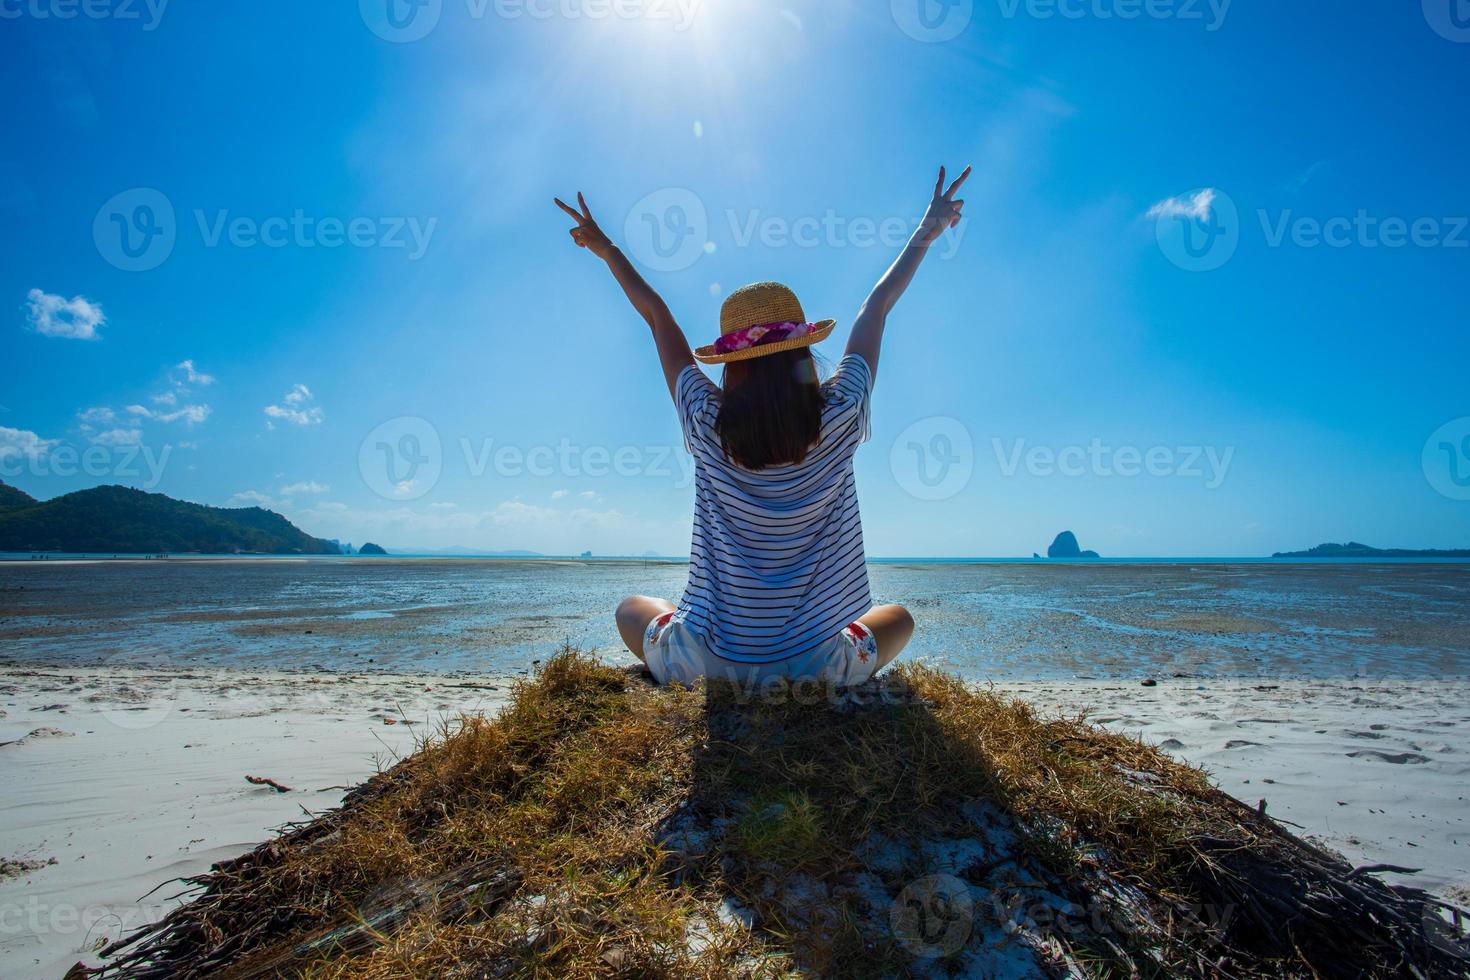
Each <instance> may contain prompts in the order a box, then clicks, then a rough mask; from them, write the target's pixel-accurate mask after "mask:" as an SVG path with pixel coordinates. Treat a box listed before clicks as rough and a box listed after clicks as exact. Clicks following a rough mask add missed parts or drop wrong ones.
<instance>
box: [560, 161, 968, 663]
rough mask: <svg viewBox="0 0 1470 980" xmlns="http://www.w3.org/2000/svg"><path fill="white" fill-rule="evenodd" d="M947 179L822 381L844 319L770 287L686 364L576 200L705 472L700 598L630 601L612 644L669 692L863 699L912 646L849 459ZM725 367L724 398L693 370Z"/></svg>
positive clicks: (686, 353) (729, 303)
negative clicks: (826, 353)
mask: <svg viewBox="0 0 1470 980" xmlns="http://www.w3.org/2000/svg"><path fill="white" fill-rule="evenodd" d="M969 172H970V171H969V169H968V168H966V170H965V172H964V173H962V174H961V175H960V176H959V177H958V178H957V179H956V180H955V181H954V183H953V184H951V185H950V186H949V187H948V189H946V188H945V186H944V170H943V169H942V168H941V169H940V171H939V181H938V183H936V184H935V188H934V197H933V199H932V200H931V201H930V203H929V208H928V210H927V211H926V212H925V214H924V217H923V219H922V221H921V222H920V224H919V227H918V229H917V230H916V231H915V232H914V235H913V238H912V239H911V240H910V241H909V243H908V245H907V246H906V247H905V248H904V250H903V252H902V254H900V255H899V257H898V259H897V260H896V261H895V262H894V263H893V265H892V266H891V267H890V268H889V269H888V271H887V272H886V273H885V274H884V276H883V278H882V279H881V280H880V281H879V282H878V285H877V286H875V287H874V288H873V291H872V293H871V294H870V295H869V296H868V298H867V301H866V302H864V303H863V305H862V308H861V309H860V310H859V311H858V315H857V319H856V321H854V323H853V327H852V333H851V336H850V338H849V340H848V343H847V352H846V354H845V355H844V356H843V358H842V360H841V361H840V362H839V363H838V365H837V369H836V371H834V372H833V374H832V376H831V377H830V378H828V379H827V380H826V381H820V380H819V379H818V377H817V367H816V362H815V361H814V359H813V357H812V353H811V350H810V348H811V346H812V345H813V344H815V343H817V342H819V341H821V340H823V339H825V338H826V337H827V335H828V334H830V333H831V332H832V327H833V324H834V321H832V320H820V321H817V322H810V321H808V320H807V318H806V314H805V313H804V311H803V310H802V307H801V304H800V303H799V302H798V301H797V298H796V295H795V294H794V293H792V291H791V290H790V289H788V288H786V287H785V286H782V285H780V284H778V283H774V282H758V283H754V284H752V285H749V286H745V287H742V288H740V289H737V290H735V291H734V292H733V293H731V294H730V296H729V297H728V298H727V299H726V300H725V303H724V305H723V307H722V308H721V310H720V337H719V339H718V340H716V341H715V342H714V343H713V344H712V345H710V346H708V347H701V348H699V349H698V350H694V351H691V350H690V348H689V343H688V341H686V340H685V338H684V333H683V331H682V330H680V329H679V325H678V324H677V323H676V322H675V321H674V318H673V316H672V314H670V313H669V309H668V306H666V305H665V304H664V301H663V300H662V299H661V298H660V297H659V295H658V294H657V293H656V292H654V291H653V289H652V288H651V287H650V286H649V285H648V284H647V283H646V282H644V281H643V278H642V277H641V276H640V275H639V274H638V273H637V271H636V270H635V269H634V268H633V266H632V264H631V263H630V262H629V261H628V259H627V258H626V257H625V256H624V255H623V254H622V252H620V251H619V250H618V249H617V248H616V247H615V246H614V245H613V244H612V242H610V241H609V240H608V238H607V236H606V235H604V234H603V233H602V230H601V229H600V228H599V227H598V226H597V222H596V221H595V220H594V219H593V217H592V214H591V212H590V211H589V210H588V208H587V204H586V202H585V201H584V200H583V199H582V195H581V194H578V195H577V203H578V205H579V207H580V210H577V209H574V208H572V207H570V206H568V205H566V204H564V203H563V202H562V201H561V200H559V199H558V200H557V201H556V204H557V205H558V206H559V207H560V208H561V209H562V210H563V211H565V212H566V213H567V214H568V215H570V216H571V217H572V218H573V219H575V220H576V222H577V225H576V227H574V228H572V229H571V235H572V239H573V241H575V242H576V243H577V244H578V245H580V246H582V247H583V248H586V249H588V250H589V251H591V252H592V253H593V254H594V255H596V256H598V257H599V258H601V259H602V260H603V261H605V262H606V263H607V265H608V268H609V269H610V270H611V271H612V274H613V276H614V277H615V278H616V279H617V281H618V283H619V284H620V285H621V286H622V287H623V291H624V292H625V293H627V296H628V299H629V300H630V301H631V302H632V304H633V306H634V307H635V308H636V309H637V310H638V312H639V313H640V314H642V316H643V318H644V319H645V320H647V321H648V325H649V326H650V327H651V328H652V329H653V339H654V343H655V344H656V345H657V348H658V354H659V359H660V361H662V363H663V370H664V377H665V379H666V380H667V381H668V385H669V391H670V393H672V395H673V397H674V404H675V406H676V407H677V409H678V413H679V422H680V425H681V427H682V429H683V431H684V440H685V443H686V445H687V447H688V449H689V451H690V452H691V453H692V454H693V456H694V461H695V481H694V538H693V541H692V543H691V544H690V549H689V584H688V586H687V587H686V588H685V590H684V595H683V597H682V598H681V599H680V600H679V604H678V605H677V606H675V605H674V604H672V603H670V602H667V601H665V600H663V599H655V598H651V597H648V596H632V597H629V598H627V599H624V600H623V602H622V603H621V604H620V605H619V606H618V609H617V624H618V632H619V633H621V634H622V638H623V642H625V643H626V644H627V645H628V649H629V650H631V651H633V653H635V654H637V655H638V656H639V657H640V658H641V659H642V660H643V661H644V663H646V664H647V665H648V669H649V670H650V671H651V672H652V673H653V676H654V677H655V678H656V679H657V680H658V681H659V682H660V683H669V682H677V683H680V684H686V685H687V684H692V683H693V682H694V681H696V680H698V679H699V678H702V677H710V678H722V679H729V680H733V681H736V682H741V683H761V682H764V681H766V680H767V679H769V678H771V677H773V676H774V677H783V678H789V679H792V680H807V679H809V680H816V681H822V682H828V683H831V684H833V685H835V686H839V687H843V686H848V685H853V684H860V683H862V682H863V681H865V680H867V679H868V678H869V677H871V676H872V675H873V673H874V672H875V671H877V670H878V669H879V668H881V667H883V666H885V665H886V664H888V663H889V662H890V661H892V660H893V659H894V658H895V657H897V656H898V654H899V652H900V651H901V650H902V649H903V648H904V645H905V644H907V643H908V641H909V637H910V636H911V635H912V634H913V631H914V621H913V618H912V617H910V615H909V613H908V610H906V609H904V608H903V607H902V606H895V605H887V606H874V605H873V604H872V598H871V596H870V595H869V592H868V572H867V565H866V563H865V559H864V556H863V533H862V521H861V518H860V517H859V514H858V503H857V489H856V485H855V483H854V480H853V471H852V459H853V453H854V452H855V451H856V450H857V447H858V446H859V445H860V444H861V443H863V442H864V441H866V439H867V438H868V402H869V396H870V394H871V392H872V388H873V376H874V373H875V372H876V371H877V368H878V349H879V346H880V345H881V343H882V340H883V327H884V324H885V322H886V320H887V317H888V313H889V311H890V310H892V309H893V306H894V304H895V303H897V302H898V298H899V297H900V296H901V295H902V294H903V292H904V290H905V289H906V288H907V287H908V284H909V281H910V280H911V279H912V278H913V275H914V272H915V271H916V270H917V269H918V267H919V263H920V262H921V261H923V258H924V256H925V254H926V253H927V251H928V248H929V246H930V245H931V244H932V243H933V242H934V241H935V240H936V239H937V238H938V237H939V235H940V234H941V233H943V232H944V231H945V230H946V229H947V228H951V227H953V226H954V225H956V224H957V223H958V222H959V219H960V209H961V207H962V206H963V205H964V202H963V201H959V200H955V198H954V193H955V190H956V189H957V188H958V187H959V185H960V184H961V183H963V182H964V180H965V177H966V176H968V175H969ZM696 360H699V361H701V362H703V363H705V364H723V365H724V366H725V367H724V377H723V379H722V382H721V385H720V386H719V387H716V386H715V384H714V383H713V382H712V381H710V380H709V378H708V377H706V376H705V374H704V373H703V372H702V371H700V369H699V368H698V367H697V366H696V365H695V361H696Z"/></svg>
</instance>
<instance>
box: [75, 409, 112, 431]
mask: <svg viewBox="0 0 1470 980" xmlns="http://www.w3.org/2000/svg"><path fill="white" fill-rule="evenodd" d="M77 418H78V419H80V420H81V422H82V428H83V429H90V428H91V427H92V426H93V425H108V424H110V423H112V422H114V421H115V420H116V419H117V413H116V412H114V411H113V410H112V409H110V408H108V407H107V406H106V405H93V406H92V407H91V408H88V409H83V410H82V411H80V412H78V413H77Z"/></svg>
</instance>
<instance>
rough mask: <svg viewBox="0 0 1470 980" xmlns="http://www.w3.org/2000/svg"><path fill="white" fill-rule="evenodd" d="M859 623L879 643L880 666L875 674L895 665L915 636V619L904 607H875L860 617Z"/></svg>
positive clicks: (875, 670)
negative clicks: (895, 661)
mask: <svg viewBox="0 0 1470 980" xmlns="http://www.w3.org/2000/svg"><path fill="white" fill-rule="evenodd" d="M858 622H860V623H862V624H863V625H864V626H866V627H867V628H868V629H869V630H870V631H871V632H872V634H873V638H874V639H875V640H877V641H878V666H877V667H874V668H873V672H874V673H877V672H878V671H880V670H882V669H883V668H884V667H887V666H888V665H889V664H891V663H893V661H894V660H895V659H896V658H897V657H898V655H899V654H900V653H902V652H903V648H904V647H906V646H908V642H909V637H911V636H913V635H914V617H912V616H910V615H909V611H908V610H907V609H905V608H904V607H903V606H898V605H889V606H874V607H873V608H872V609H869V610H868V611H867V612H865V613H863V614H862V615H861V616H859V617H858Z"/></svg>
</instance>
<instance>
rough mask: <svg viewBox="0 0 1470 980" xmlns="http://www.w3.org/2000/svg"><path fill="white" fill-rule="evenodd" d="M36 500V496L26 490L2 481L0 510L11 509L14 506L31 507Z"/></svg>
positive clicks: (0, 486) (0, 485)
mask: <svg viewBox="0 0 1470 980" xmlns="http://www.w3.org/2000/svg"><path fill="white" fill-rule="evenodd" d="M35 502H36V498H35V497H32V496H31V495H30V494H28V493H26V492H25V491H24V490H20V489H17V488H16V487H12V486H11V485H10V484H8V483H4V482H0V511H5V510H9V509H10V508H12V507H29V506H30V505H31V504H33V503H35Z"/></svg>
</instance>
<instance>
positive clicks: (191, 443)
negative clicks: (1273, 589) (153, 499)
mask: <svg viewBox="0 0 1470 980" xmlns="http://www.w3.org/2000/svg"><path fill="white" fill-rule="evenodd" d="M394 2H395V3H396V4H399V6H397V7H396V8H395V9H394V11H393V13H394V17H393V18H392V19H390V18H388V16H387V14H388V13H389V9H388V8H387V7H386V6H385V4H386V3H387V0H363V2H362V3H360V4H358V5H352V4H332V5H325V4H321V5H301V4H287V3H280V2H260V3H251V4H236V5H224V6H221V5H218V4H208V5H201V4H185V3H181V2H174V3H162V2H161V0H154V2H153V4H152V6H149V5H147V4H145V3H143V2H142V0H136V2H124V0H115V2H114V0H92V2H91V5H90V6H89V7H86V8H83V7H82V6H81V5H80V4H73V3H69V2H68V0H0V14H3V16H0V49H3V55H4V56H3V57H0V81H3V83H4V85H5V90H6V91H8V92H11V93H13V94H15V95H16V97H12V98H9V99H6V100H5V101H4V103H3V105H0V114H3V122H4V128H5V130H6V131H7V132H8V133H9V134H10V137H11V138H9V139H7V140H5V141H4V142H3V143H0V230H3V240H4V243H5V244H4V249H5V255H4V262H3V263H0V310H3V311H8V312H5V313H4V315H3V317H0V357H3V361H4V364H5V365H6V367H5V371H4V386H3V388H0V456H3V464H4V474H3V476H4V479H6V481H7V482H11V483H14V484H16V485H18V486H20V487H22V488H23V489H25V490H27V491H29V492H31V493H33V494H35V495H37V496H41V497H49V496H52V495H55V494H59V493H64V492H67V491H70V490H75V489H79V488H81V487H85V486H91V485H96V484H100V483H114V482H117V483H126V484H130V485H135V486H142V487H145V488H147V489H156V490H159V491H161V492H165V493H168V494H171V495H174V496H178V497H183V498H186V499H190V500H196V501H200V502H205V503H211V504H219V505H227V504H233V505H240V504H244V503H251V502H261V503H263V504H265V505H266V506H271V507H273V508H274V509H277V510H279V511H281V512H283V513H285V514H286V515H287V516H288V517H290V518H291V519H292V520H294V521H296V522H297V523H298V524H300V525H301V526H302V527H303V528H305V529H306V530H308V531H310V532H312V533H314V534H319V535H323V536H330V537H340V538H343V539H348V540H352V541H356V542H361V541H363V540H366V539H371V540H377V541H379V542H381V543H383V544H386V545H388V546H389V547H414V546H417V547H433V548H442V547H450V546H454V545H461V546H466V547H474V548H488V549H531V550H537V551H543V552H548V553H568V552H578V551H582V550H584V549H591V550H593V551H595V552H598V553H603V554H607V553H621V554H641V553H644V552H646V551H657V552H661V553H664V554H683V553H686V552H687V548H688V534H689V517H688V511H689V508H690V506H691V500H692V489H691V487H690V485H689V482H688V475H687V467H688V458H687V456H685V455H684V454H683V452H682V450H681V449H680V448H679V439H678V433H677V429H676V424H675V421H674V415H673V411H672V408H671V406H670V404H669V400H668V394H667V392H666V390H665V389H664V386H663V383H662V380H661V377H660V374H659V370H658V366H657V363H656V360H655V357H654V353H653V348H652V344H651V342H650V341H649V339H648V336H647V330H646V328H645V327H644V326H643V325H642V323H641V322H640V321H639V320H638V319H637V317H636V316H635V315H634V314H633V313H632V312H631V310H630V309H628V308H627V307H626V305H625V303H624V301H623V300H622V298H621V294H620V293H619V292H618V290H617V288H616V286H615V285H614V284H613V283H612V282H611V280H610V279H609V277H608V276H607V275H606V273H605V272H604V271H603V270H602V268H601V267H600V266H599V264H598V263H597V262H596V261H595V260H593V259H592V258H591V257H590V256H589V255H587V254H586V253H584V252H580V251H578V250H576V249H575V248H573V247H572V246H571V245H570V244H569V241H568V239H567V235H566V225H567V223H566V221H565V220H564V218H563V216H561V215H560V213H559V212H557V211H556V210H555V208H553V207H552V206H551V203H550V199H551V197H552V195H553V194H560V195H563V196H566V195H568V194H572V193H574V192H575V191H577V190H578V189H580V190H582V191H584V192H585V193H586V194H587V197H588V200H589V202H590V204H591V206H592V208H593V212H594V214H595V215H596V216H597V217H598V218H599V219H600V220H601V222H602V223H603V225H604V227H605V228H606V229H607V230H608V232H609V233H610V234H612V235H613V236H614V238H615V239H617V240H619V241H622V242H624V243H625V250H626V251H628V253H629V254H630V256H631V257H633V259H634V261H635V262H638V263H639V264H640V265H642V266H643V267H644V268H645V269H646V270H648V271H647V275H648V277H649V279H650V281H651V282H652V283H653V284H654V286H655V287H656V288H658V289H660V290H661V291H662V292H663V293H664V295H665V297H666V298H667V299H668V301H669V303H670V305H671V307H672V308H673V309H674V310H675V312H676V314H677V315H678V316H679V317H680V320H681V322H682V323H683V325H684V327H685V330H686V333H688V334H689V335H690V336H691V339H693V340H695V341H703V340H708V339H710V338H712V336H713V334H714V333H715V332H716V322H717V317H718V309H719V302H720V297H721V295H722V294H723V293H726V292H728V291H729V290H730V289H732V288H734V287H736V286H738V285H740V284H742V283H745V282H748V281H751V280H755V279H762V278H777V279H782V280H784V281H787V282H789V283H790V284H791V285H792V286H793V287H794V288H796V290H797V291H798V293H799V294H800V296H801V297H802V300H803V303H804V304H805V306H806V309H807V312H808V314H809V315H810V316H812V317H814V318H816V317H823V316H833V317H836V318H837V319H838V321H839V327H838V331H837V333H836V335H834V337H833V339H832V340H830V341H828V342H827V344H826V345H824V348H825V350H824V352H825V353H826V355H827V356H828V357H829V359H830V360H832V361H835V359H836V358H837V357H838V356H839V355H840V353H841V344H842V343H843V339H844V338H845V333H846V327H847V324H848V323H850V321H851V318H852V315H853V313H854V312H855V311H856V309H857V306H858V304H859V303H860V302H861V300H862V298H863V296H864V294H865V293H866V291H867V289H868V288H869V287H870V286H871V284H872V282H873V281H874V280H875V278H876V277H877V276H878V275H879V274H880V273H881V272H882V270H883V269H884V268H885V267H886V265H887V264H888V262H889V261H890V260H891V259H892V257H893V254H894V253H895V252H896V246H897V242H898V241H899V239H901V237H902V235H903V234H905V233H906V231H907V229H908V228H910V227H912V222H913V221H914V220H915V219H916V218H917V216H918V215H919V213H920V212H921V211H922V208H923V206H924V204H925V202H926V200H927V195H928V193H929V190H930V188H931V187H932V181H933V176H932V175H933V171H934V168H935V167H936V166H937V165H938V164H939V163H946V164H948V165H950V166H951V167H952V168H958V167H959V166H962V165H963V164H965V163H973V164H974V166H975V168H976V171H975V175H974V177H973V178H972V179H971V181H970V182H969V184H968V185H967V187H966V189H965V194H964V195H963V196H964V197H965V198H966V200H967V202H968V203H967V205H966V208H965V214H966V220H965V221H964V223H963V224H962V225H961V226H960V228H959V229H957V230H956V231H955V232H954V233H953V234H952V236H951V237H950V238H949V239H947V240H946V241H945V242H943V243H941V245H940V246H939V251H938V253H937V254H935V255H932V256H931V257H930V258H929V260H928V262H927V263H926V265H925V267H924V268H923V269H922V270H921V272H920V274H919V277H918V279H917V280H916V282H915V284H914V286H913V288H912V289H911V291H910V293H909V295H908V296H907V297H906V298H905V299H904V301H903V302H902V303H901V305H900V306H899V308H898V310H897V312H896V313H895V315H894V316H893V317H892V318H891V320H890V326H889V333H888V340H887V344H886V345H885V349H884V357H883V362H882V367H881V371H880V374H879V379H878V384H877V388H876V391H875V394H874V410H873V416H874V428H873V441H872V444H871V445H869V446H868V447H866V448H865V449H864V450H863V451H862V452H861V453H860V455H859V458H858V463H857V469H858V479H859V490H860V494H861V499H862V506H863V512H864V516H865V526H866V533H867V540H868V546H869V553H870V554H873V555H1018V554H1021V555H1024V554H1030V553H1031V552H1032V551H1033V550H1044V548H1045V546H1046V544H1047V543H1048V542H1049V541H1050V540H1051V538H1052V536H1053V535H1054V534H1055V533H1056V532H1057V531H1059V530H1061V529H1063V528H1072V529H1073V530H1075V531H1076V532H1077V534H1078V536H1079V538H1080V539H1081V540H1082V543H1083V546H1084V547H1092V548H1096V549H1097V550H1098V551H1101V552H1102V553H1103V554H1110V555H1253V554H1263V553H1270V552H1271V551H1274V550H1279V549H1286V548H1297V547H1306V546H1309V545H1312V544H1316V543H1318V542H1320V541H1324V540H1344V539H1347V538H1350V537H1351V538H1356V539H1358V540H1365V541H1369V542H1371V543H1376V544H1380V545H1384V546H1389V545H1393V546H1409V547H1429V546H1459V547H1466V546H1470V501H1467V500H1465V499H1463V498H1464V497H1466V496H1470V490H1466V489H1465V488H1462V487H1461V486H1460V485H1459V484H1458V483H1457V482H1455V477H1457V476H1459V477H1462V479H1463V474H1470V442H1463V443H1462V440H1463V439H1464V437H1466V436H1470V421H1466V417H1467V416H1470V385H1467V384H1466V365H1467V363H1470V330H1467V329H1466V325H1467V321H1470V316H1467V314H1470V290H1467V288H1466V287H1467V283H1470V276H1467V272H1470V230H1467V228H1466V227H1465V224H1466V220H1465V216H1466V215H1467V214H1470V193H1467V190H1466V183H1465V160H1466V159H1467V150H1470V129H1467V127H1466V126H1465V124H1464V114H1463V98H1462V95H1463V93H1464V92H1465V91H1466V89H1467V82H1470V43H1466V42H1470V29H1464V30H1462V29H1461V28H1460V27H1459V26H1458V24H1459V22H1457V21H1455V20H1453V19H1451V18H1450V16H1449V14H1450V10H1451V8H1450V3H1451V0H1444V2H1443V3H1442V4H1441V3H1440V0H1425V2H1424V4H1423V6H1422V9H1421V4H1420V3H1417V2H1416V3H1400V4H1342V3H1338V2H1328V0H1302V2H1298V3H1293V4H1280V3H1264V2H1248V0H1236V2H1234V3H1230V4H1222V3H1221V2H1219V0H1217V2H1216V3H1215V4H1214V5H1213V6H1212V5H1210V4H1209V3H1207V2H1205V0H1198V2H1196V0H1175V2H1169V0H1153V2H1152V3H1150V4H1147V5H1146V4H1144V3H1142V2H1141V0H1138V2H1133V0H1085V2H1083V0H1061V2H1047V0H1030V2H1027V0H971V2H956V3H951V4H950V5H949V6H941V5H940V4H939V3H938V2H937V0H924V2H925V4H926V6H925V7H924V9H923V13H924V17H923V18H920V17H919V16H918V14H919V12H920V11H919V8H918V7H917V6H916V5H915V4H916V3H917V2H918V0H893V2H892V3H891V4H890V3H864V4H858V3H842V2H823V3H815V2H811V3H796V2H788V3H772V2H763V0H750V2H744V3H720V2H716V0H703V2H696V0H683V2H682V4H681V3H679V2H676V0H619V2H618V3H616V4H615V3H612V2H611V0H582V2H577V0H499V2H493V0H485V2H481V0H437V2H436V0H427V4H426V5H425V6H422V7H418V8H412V7H408V6H406V5H403V4H402V0H394ZM303 8H307V9H303ZM68 13H71V14H74V16H70V17H68V16H65V15H66V14H68ZM395 25H396V26H395ZM417 34H422V35H423V36H422V37H417V38H414V35H417ZM950 35H953V36H950ZM651 228H657V229H658V235H659V238H658V240H657V241H655V240H654V238H653V237H652V235H653V232H652V231H651V230H650V229H651ZM1212 229H1213V230H1212ZM123 230H126V231H127V233H128V239H127V241H124V239H123V237H122V232H123ZM1185 235H1188V236H1189V237H1190V241H1189V242H1186V241H1185V239H1184V237H1183V236H1185ZM1212 236H1213V237H1212ZM1447 424H1448V427H1447V428H1442V427H1444V426H1446V425H1447ZM436 443H437V448H436ZM1444 447H1448V448H1444Z"/></svg>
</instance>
